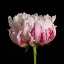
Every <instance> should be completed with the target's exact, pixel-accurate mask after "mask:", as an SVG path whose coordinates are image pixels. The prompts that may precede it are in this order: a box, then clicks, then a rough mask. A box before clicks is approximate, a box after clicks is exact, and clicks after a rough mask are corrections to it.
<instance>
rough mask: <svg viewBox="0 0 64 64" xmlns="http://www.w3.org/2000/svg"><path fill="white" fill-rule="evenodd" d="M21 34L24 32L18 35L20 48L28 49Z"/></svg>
mask: <svg viewBox="0 0 64 64" xmlns="http://www.w3.org/2000/svg"><path fill="white" fill-rule="evenodd" d="M21 33H22V31H20V32H19V33H18V35H17V42H18V44H19V46H21V47H26V46H27V43H26V42H23V39H22V35H21Z"/></svg>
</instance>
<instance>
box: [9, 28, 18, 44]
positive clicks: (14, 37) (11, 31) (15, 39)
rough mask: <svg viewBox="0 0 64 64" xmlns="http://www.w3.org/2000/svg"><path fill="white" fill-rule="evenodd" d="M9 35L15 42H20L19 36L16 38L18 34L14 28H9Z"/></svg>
mask: <svg viewBox="0 0 64 64" xmlns="http://www.w3.org/2000/svg"><path fill="white" fill-rule="evenodd" d="M9 36H10V38H11V40H12V41H13V42H14V43H15V44H18V43H17V38H16V36H17V34H16V33H15V32H14V31H13V29H12V28H11V29H10V30H9Z"/></svg>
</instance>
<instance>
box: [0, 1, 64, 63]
mask: <svg viewBox="0 0 64 64" xmlns="http://www.w3.org/2000/svg"><path fill="white" fill-rule="evenodd" d="M63 8H64V2H63V1H57V2H56V1H52V0H51V1H44V0H42V1H27V0H26V1H22V0H21V1H1V2H0V26H1V27H0V28H1V29H0V32H1V33H0V37H1V38H0V44H1V45H0V47H1V48H0V49H1V50H0V53H1V54H0V56H1V57H0V58H1V59H0V61H1V63H0V64H7V63H8V64H13V63H14V64H16V63H17V64H33V51H32V47H30V48H29V50H28V52H27V53H24V51H25V49H23V48H20V47H19V46H18V45H16V44H14V43H13V42H12V41H11V39H10V38H9V35H8V31H7V29H9V28H10V27H9V26H8V19H7V18H8V16H9V15H10V16H12V17H13V16H15V15H16V14H18V13H23V12H26V13H28V14H34V13H38V14H39V15H40V14H42V15H46V14H49V15H51V16H53V15H56V17H57V18H56V21H55V25H57V35H56V38H55V39H54V40H53V41H52V42H51V43H50V45H45V46H43V47H42V46H39V47H38V48H37V64H58V63H60V64H62V62H63V60H64V59H63V58H64V57H63V55H64V53H63V52H64V49H63V48H64V45H63V43H64V42H63V41H64V40H63V39H64V31H63V30H64V28H63V27H64V25H63V24H64V23H63V22H64V9H63Z"/></svg>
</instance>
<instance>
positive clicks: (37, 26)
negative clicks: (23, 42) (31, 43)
mask: <svg viewBox="0 0 64 64" xmlns="http://www.w3.org/2000/svg"><path fill="white" fill-rule="evenodd" d="M41 33H42V26H41V25H40V24H39V23H38V22H36V23H35V41H36V43H37V42H39V41H40V39H41Z"/></svg>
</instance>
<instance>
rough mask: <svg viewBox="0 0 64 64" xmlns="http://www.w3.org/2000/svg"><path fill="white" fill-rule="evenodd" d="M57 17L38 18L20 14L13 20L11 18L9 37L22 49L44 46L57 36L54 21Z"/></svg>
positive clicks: (9, 20)
mask: <svg viewBox="0 0 64 64" xmlns="http://www.w3.org/2000/svg"><path fill="white" fill-rule="evenodd" d="M55 19H56V16H52V17H51V16H49V15H48V14H47V15H45V16H42V15H41V16H38V15H37V14H34V15H29V14H26V13H23V14H22V13H19V14H17V15H16V16H15V17H13V19H12V18H11V17H10V16H9V17H8V22H9V26H10V27H11V28H10V29H9V36H10V38H11V40H12V41H13V42H14V43H16V44H17V45H19V46H20V47H27V46H28V45H30V46H34V44H36V43H37V44H39V45H42V46H43V45H44V44H47V43H49V42H51V41H52V40H53V39H54V38H55V36H56V26H55V25H54V21H55Z"/></svg>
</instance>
